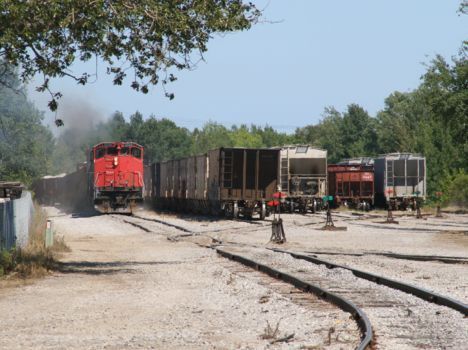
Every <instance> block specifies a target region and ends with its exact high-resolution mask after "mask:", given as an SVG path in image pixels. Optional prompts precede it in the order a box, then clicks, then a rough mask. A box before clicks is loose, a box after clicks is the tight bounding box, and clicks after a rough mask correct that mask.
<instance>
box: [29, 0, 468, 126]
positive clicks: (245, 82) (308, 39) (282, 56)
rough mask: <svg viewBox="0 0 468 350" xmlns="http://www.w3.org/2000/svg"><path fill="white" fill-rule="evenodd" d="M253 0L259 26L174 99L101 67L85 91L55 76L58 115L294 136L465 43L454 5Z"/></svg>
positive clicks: (403, 0)
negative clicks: (257, 128)
mask: <svg viewBox="0 0 468 350" xmlns="http://www.w3.org/2000/svg"><path fill="white" fill-rule="evenodd" d="M254 2H255V3H256V4H257V5H258V7H259V8H264V7H265V6H266V8H265V11H264V18H263V23H259V24H257V25H256V26H254V27H253V28H252V29H251V30H249V31H246V32H241V33H234V34H228V35H224V36H223V37H221V36H215V37H214V38H213V40H212V41H211V42H210V43H209V45H208V48H209V49H208V52H207V53H206V54H205V55H204V57H205V62H201V63H200V64H199V65H198V67H197V69H196V70H194V71H190V72H179V73H178V74H177V76H178V80H177V81H176V82H175V83H172V84H171V85H170V86H169V88H168V89H169V90H170V91H172V92H174V93H175V99H174V100H172V101H169V100H168V99H167V98H165V97H164V93H163V92H162V91H161V89H160V87H159V86H157V87H153V88H152V89H151V90H150V93H148V94H147V95H143V94H141V93H138V92H135V91H133V90H132V89H131V88H130V87H129V81H127V82H126V84H125V83H124V85H122V86H113V85H112V81H111V79H110V77H108V76H107V75H106V74H105V66H104V65H103V64H100V65H99V68H98V73H99V77H98V80H97V82H96V83H94V84H89V85H88V86H86V87H82V86H77V85H75V83H74V82H72V81H71V80H70V79H67V78H64V79H60V80H54V82H53V88H54V89H55V90H61V91H62V92H63V94H64V97H63V98H62V100H61V101H60V102H61V106H60V108H59V112H58V115H59V117H61V118H63V119H64V120H65V123H67V116H68V121H69V122H71V124H78V123H79V122H80V121H79V120H76V119H77V118H79V111H80V108H81V107H83V109H86V110H87V111H92V113H95V114H96V118H101V119H102V118H106V117H108V116H109V115H110V114H111V113H112V112H114V111H115V110H119V111H121V112H123V113H124V114H125V115H126V116H127V117H128V116H129V115H130V114H132V113H134V112H135V111H136V110H138V111H140V112H141V113H143V115H144V116H149V115H150V114H153V115H155V116H156V117H168V118H170V119H172V120H174V121H175V122H176V123H177V124H179V125H181V126H185V127H187V128H189V129H193V128H194V127H200V126H202V125H203V124H204V123H205V122H207V121H209V120H212V121H217V122H219V123H222V124H224V125H227V126H230V125H232V124H240V123H247V124H251V123H255V124H259V125H265V124H269V125H271V126H273V127H275V128H276V129H278V130H281V131H286V132H293V131H294V129H295V128H296V127H300V126H304V125H308V124H314V123H316V122H318V121H319V120H320V118H321V114H322V112H323V110H324V108H325V107H326V106H335V107H336V108H337V109H338V110H340V111H343V110H344V109H345V108H346V106H347V105H348V104H350V103H358V104H360V105H362V106H363V107H364V108H365V109H367V110H368V111H369V113H371V115H375V113H376V112H377V111H378V110H380V109H382V108H383V104H384V99H385V97H387V96H388V95H389V94H390V93H391V92H393V91H395V90H399V91H410V90H412V89H414V88H415V87H417V86H418V84H419V81H420V77H421V75H422V74H423V73H424V71H425V67H424V66H423V63H427V62H429V61H430V60H431V58H433V57H434V56H435V55H436V54H441V55H443V56H444V57H446V58H448V59H450V57H451V56H453V55H455V54H457V52H458V50H459V49H460V47H461V43H462V41H463V40H466V39H467V38H468V15H459V14H458V13H457V9H458V6H459V1H458V0H411V1H408V0H392V1H390V0H386V1H383V0H355V1H349V0H334V1H331V0H289V1H285V0H271V1H265V0H263V1H260V0H258V1H254ZM85 68H86V67H85V66H83V65H82V64H77V65H76V66H75V68H74V69H75V71H77V72H81V71H83V70H84V69H85ZM88 68H90V69H94V67H92V66H91V67H88ZM30 91H31V92H30V98H31V99H32V100H33V101H34V102H35V103H36V105H37V107H38V108H39V109H41V110H46V109H47V100H48V96H47V95H45V94H39V93H36V92H34V82H32V84H31V86H30ZM71 109H73V113H72V112H71V111H70V110H71ZM48 116H49V118H50V113H48ZM70 118H75V120H73V121H70Z"/></svg>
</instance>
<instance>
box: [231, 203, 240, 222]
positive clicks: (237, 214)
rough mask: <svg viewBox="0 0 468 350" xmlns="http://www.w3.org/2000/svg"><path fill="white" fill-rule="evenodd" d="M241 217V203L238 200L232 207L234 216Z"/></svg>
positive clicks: (235, 217) (234, 217)
mask: <svg viewBox="0 0 468 350" xmlns="http://www.w3.org/2000/svg"><path fill="white" fill-rule="evenodd" d="M238 217H239V205H238V204H237V202H234V206H233V209H232V218H233V219H237V218H238Z"/></svg>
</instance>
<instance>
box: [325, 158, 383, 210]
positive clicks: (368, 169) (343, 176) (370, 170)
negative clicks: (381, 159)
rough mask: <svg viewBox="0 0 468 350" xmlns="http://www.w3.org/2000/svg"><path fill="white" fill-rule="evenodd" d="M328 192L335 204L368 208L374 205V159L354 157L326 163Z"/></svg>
mask: <svg viewBox="0 0 468 350" xmlns="http://www.w3.org/2000/svg"><path fill="white" fill-rule="evenodd" d="M328 194H329V195H331V196H333V201H334V204H335V206H340V205H344V206H349V207H354V208H358V209H363V210H369V209H370V208H371V207H372V206H374V160H373V159H372V158H354V159H347V160H344V161H341V162H339V163H337V164H330V165H328Z"/></svg>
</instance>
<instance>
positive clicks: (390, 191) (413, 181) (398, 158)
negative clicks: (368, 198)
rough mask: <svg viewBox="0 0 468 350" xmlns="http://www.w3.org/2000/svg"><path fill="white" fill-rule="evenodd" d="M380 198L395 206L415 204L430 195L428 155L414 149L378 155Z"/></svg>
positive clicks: (375, 163)
mask: <svg viewBox="0 0 468 350" xmlns="http://www.w3.org/2000/svg"><path fill="white" fill-rule="evenodd" d="M374 167H375V192H376V202H377V203H378V204H379V205H380V206H387V205H390V206H391V207H392V208H394V209H402V210H404V209H406V208H407V207H409V206H413V207H414V206H415V205H416V201H417V200H424V199H425V198H426V158H424V157H422V156H420V155H416V154H410V153H391V154H386V155H382V156H380V157H378V158H376V159H375V161H374Z"/></svg>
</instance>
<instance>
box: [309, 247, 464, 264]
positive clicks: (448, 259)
mask: <svg viewBox="0 0 468 350" xmlns="http://www.w3.org/2000/svg"><path fill="white" fill-rule="evenodd" d="M305 253H309V254H312V255H313V256H315V255H341V256H357V257H363V256H369V255H375V256H384V257H386V258H393V259H401V260H415V261H440V262H443V263H446V264H468V257H463V256H445V255H414V254H398V253H385V252H373V251H368V252H363V253H347V252H336V251H318V250H317V251H311V250H308V251H305Z"/></svg>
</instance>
